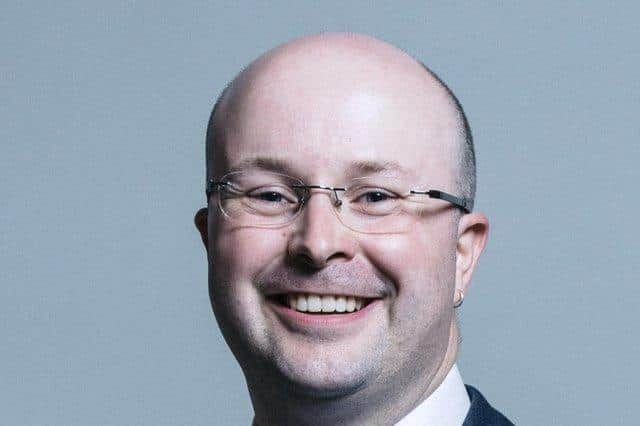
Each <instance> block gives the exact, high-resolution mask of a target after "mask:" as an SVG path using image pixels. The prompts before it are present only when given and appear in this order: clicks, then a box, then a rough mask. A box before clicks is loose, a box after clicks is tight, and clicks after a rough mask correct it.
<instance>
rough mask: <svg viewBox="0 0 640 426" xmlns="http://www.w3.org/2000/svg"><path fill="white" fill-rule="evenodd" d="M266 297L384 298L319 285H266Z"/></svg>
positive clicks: (378, 295)
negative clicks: (293, 286) (286, 295)
mask: <svg viewBox="0 0 640 426" xmlns="http://www.w3.org/2000/svg"><path fill="white" fill-rule="evenodd" d="M263 293H264V295H265V296H276V295H280V294H308V293H311V294H317V295H320V296H345V297H359V298H363V299H378V298H382V297H384V295H381V294H373V293H371V292H367V293H365V292H358V291H352V290H348V289H345V288H335V289H333V288H331V287H327V286H322V287H318V286H317V285H309V286H305V285H301V286H296V287H295V288H291V286H280V285H275V284H274V285H268V286H266V285H265V289H264V291H263Z"/></svg>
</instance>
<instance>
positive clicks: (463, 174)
mask: <svg viewBox="0 0 640 426" xmlns="http://www.w3.org/2000/svg"><path fill="white" fill-rule="evenodd" d="M417 62H418V63H419V64H420V65H421V66H422V67H423V68H424V69H425V71H426V72H427V73H428V74H429V75H430V76H431V77H433V78H434V79H435V80H436V81H437V82H438V84H440V86H442V88H443V89H444V90H445V91H446V92H447V94H448V95H449V97H450V98H451V100H452V102H453V106H454V107H455V110H456V112H457V114H458V121H459V123H460V124H459V131H460V136H461V142H460V144H459V150H458V156H459V163H458V176H457V177H456V186H457V191H458V192H459V196H461V197H464V198H467V199H469V200H470V205H469V207H470V210H471V209H473V205H474V200H475V195H476V155H475V149H474V145H473V135H472V134H471V127H470V126H469V120H467V115H466V114H465V112H464V109H463V108H462V104H461V103H460V101H459V100H458V98H457V97H456V95H455V94H454V93H453V91H452V90H451V89H450V88H449V86H447V84H446V83H445V82H444V81H443V80H442V79H441V78H440V77H439V76H438V75H437V74H436V73H435V72H433V71H432V70H431V69H429V67H427V66H426V65H425V64H424V63H423V62H422V61H419V60H418V61H417ZM232 83H233V81H231V82H229V83H228V84H227V85H226V86H225V88H224V89H223V90H222V93H220V96H218V99H217V100H216V103H215V104H214V106H213V110H212V111H211V115H210V116H209V123H208V125H207V135H206V148H205V151H206V152H205V162H206V176H207V177H206V178H207V180H208V179H211V178H212V176H211V175H210V173H211V168H212V162H211V161H212V159H213V147H214V138H215V137H216V135H215V130H216V129H215V128H214V121H215V115H216V111H217V110H218V109H219V108H220V104H221V103H222V101H223V100H224V97H225V95H226V94H227V92H228V91H229V88H230V87H231V85H232Z"/></svg>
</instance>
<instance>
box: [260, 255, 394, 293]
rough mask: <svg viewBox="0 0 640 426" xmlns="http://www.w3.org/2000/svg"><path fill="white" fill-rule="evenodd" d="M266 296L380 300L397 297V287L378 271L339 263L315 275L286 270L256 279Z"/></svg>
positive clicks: (265, 274) (262, 275)
mask: <svg viewBox="0 0 640 426" xmlns="http://www.w3.org/2000/svg"><path fill="white" fill-rule="evenodd" d="M254 283H255V285H256V287H257V288H258V290H259V291H260V292H262V293H263V294H264V295H265V296H275V295H279V294H293V293H297V294H304V293H312V294H318V295H327V296H329V295H331V296H352V297H361V298H365V299H379V298H384V297H387V296H389V295H391V294H393V293H392V292H393V289H394V287H393V285H392V284H391V283H390V282H389V280H388V279H386V277H384V276H381V275H379V274H378V273H377V272H376V271H375V270H370V269H369V268H368V267H367V266H365V265H361V264H358V263H350V264H345V263H335V264H333V265H329V266H327V267H325V268H323V269H320V270H316V271H313V272H311V273H307V272H302V271H298V270H297V269H295V268H287V267H282V268H278V269H276V270H270V271H268V272H267V271H265V272H264V273H262V274H260V275H258V276H256V277H254Z"/></svg>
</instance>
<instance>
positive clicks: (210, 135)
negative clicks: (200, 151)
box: [204, 80, 233, 181]
mask: <svg viewBox="0 0 640 426" xmlns="http://www.w3.org/2000/svg"><path fill="white" fill-rule="evenodd" d="M232 83H233V80H231V81H230V82H229V83H227V85H226V86H225V87H224V89H222V92H221V93H220V95H219V96H218V99H216V103H215V104H214V105H213V109H212V110H211V114H210V115H209V123H207V134H206V136H205V154H204V155H205V167H206V171H205V172H206V180H207V181H208V180H209V179H212V178H213V176H211V174H210V173H211V169H212V166H213V163H212V160H213V146H214V138H215V137H216V135H215V131H216V129H215V126H214V121H215V117H216V111H217V110H218V109H220V104H221V103H222V101H223V100H224V97H225V95H226V94H227V92H228V91H229V88H230V87H231V84H232Z"/></svg>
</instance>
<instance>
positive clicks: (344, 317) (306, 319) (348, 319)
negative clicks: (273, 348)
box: [267, 299, 382, 327]
mask: <svg viewBox="0 0 640 426" xmlns="http://www.w3.org/2000/svg"><path fill="white" fill-rule="evenodd" d="M381 302H382V299H375V300H372V301H371V302H369V304H367V306H365V307H364V308H362V309H360V310H359V311H354V312H351V313H343V314H306V313H304V312H300V311H296V310H294V309H291V308H289V307H288V306H283V305H281V304H279V303H277V302H274V301H272V300H268V301H267V303H269V304H270V305H271V306H272V307H273V309H274V310H275V311H276V313H277V314H279V315H280V316H281V317H284V319H285V320H288V321H291V322H294V323H298V324H302V325H307V326H316V327H317V326H326V327H331V326H340V325H343V324H351V323H353V322H356V321H360V320H362V319H363V318H364V317H366V316H368V315H369V314H370V313H371V311H372V310H373V309H375V307H376V306H378V305H379V304H380V303H381Z"/></svg>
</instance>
